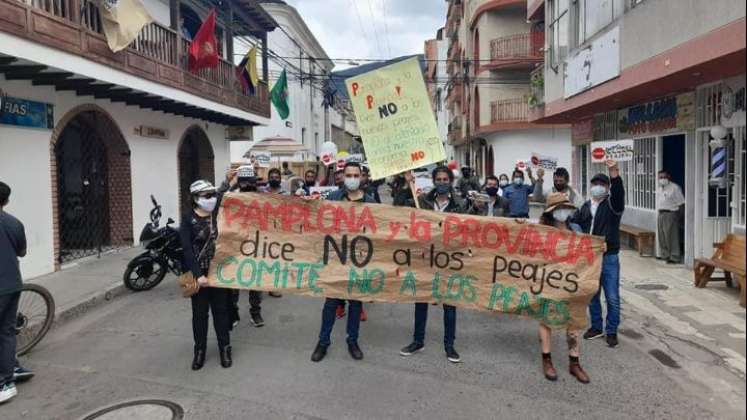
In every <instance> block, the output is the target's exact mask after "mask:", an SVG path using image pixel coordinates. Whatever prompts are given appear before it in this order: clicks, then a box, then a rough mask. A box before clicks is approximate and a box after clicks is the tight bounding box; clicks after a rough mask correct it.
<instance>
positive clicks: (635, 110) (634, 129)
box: [617, 93, 695, 137]
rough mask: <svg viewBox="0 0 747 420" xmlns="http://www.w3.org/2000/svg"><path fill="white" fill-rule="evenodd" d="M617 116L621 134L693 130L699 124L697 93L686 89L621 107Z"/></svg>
mask: <svg viewBox="0 0 747 420" xmlns="http://www.w3.org/2000/svg"><path fill="white" fill-rule="evenodd" d="M617 118H618V119H617V129H618V135H619V136H620V137H630V136H644V135H649V134H664V133H669V132H673V131H688V130H692V129H693V128H695V95H694V94H693V93H686V94H683V95H679V96H672V97H668V98H662V99H658V100H656V101H653V102H648V103H645V104H641V105H636V106H632V107H630V108H625V109H621V110H620V111H618V113H617Z"/></svg>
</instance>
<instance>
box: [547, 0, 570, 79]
mask: <svg viewBox="0 0 747 420" xmlns="http://www.w3.org/2000/svg"><path fill="white" fill-rule="evenodd" d="M569 2H570V0H550V2H549V8H548V10H549V11H550V19H549V20H548V22H550V23H549V24H548V25H547V29H548V36H549V37H550V67H551V68H552V69H553V71H555V72H556V73H557V71H558V69H559V68H560V64H561V63H562V62H563V60H565V57H566V56H567V55H568V30H569V25H570V21H569V19H570V14H569V13H568V5H569Z"/></svg>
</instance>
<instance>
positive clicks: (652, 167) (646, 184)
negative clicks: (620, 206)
mask: <svg viewBox="0 0 747 420" xmlns="http://www.w3.org/2000/svg"><path fill="white" fill-rule="evenodd" d="M587 159H589V160H591V155H590V154H588V155H587ZM619 165H620V177H621V178H622V181H623V185H624V186H625V205H626V206H628V207H635V208H639V209H645V210H656V182H657V181H656V179H657V177H658V175H657V173H656V137H648V138H643V139H635V145H634V155H633V160H631V161H629V162H620V163H619ZM591 168H592V169H591V170H592V172H593V173H595V174H596V173H607V165H605V164H604V163H593V164H591Z"/></svg>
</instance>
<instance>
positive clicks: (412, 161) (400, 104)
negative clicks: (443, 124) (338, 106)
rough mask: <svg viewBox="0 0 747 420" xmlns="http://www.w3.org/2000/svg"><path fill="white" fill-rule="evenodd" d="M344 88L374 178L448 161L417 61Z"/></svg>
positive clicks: (384, 69) (354, 80)
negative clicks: (351, 105) (350, 103)
mask: <svg viewBox="0 0 747 420" xmlns="http://www.w3.org/2000/svg"><path fill="white" fill-rule="evenodd" d="M345 83H346V85H347V88H348V93H349V94H350V100H351V101H352V103H353V110H354V111H355V117H356V119H357V120H358V128H359V129H360V133H361V137H362V138H363V146H364V147H365V150H366V157H367V158H368V165H369V167H370V169H371V177H372V178H373V179H381V178H385V177H387V176H391V175H395V174H398V173H401V172H405V171H409V170H411V169H415V168H419V167H421V166H425V165H430V164H432V163H436V162H440V161H443V160H446V151H445V150H444V145H443V143H442V140H441V138H440V136H439V134H438V126H437V125H436V119H435V117H434V115H433V109H432V107H431V101H430V98H429V96H428V91H427V90H426V88H425V81H424V80H423V74H422V72H421V69H420V64H419V63H418V59H417V58H413V59H410V60H405V61H401V62H399V63H395V64H392V65H390V66H386V67H382V68H380V69H377V70H374V71H372V72H369V73H365V74H361V75H359V76H355V77H351V78H350V79H347V80H346V81H345Z"/></svg>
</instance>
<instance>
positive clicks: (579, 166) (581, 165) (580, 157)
mask: <svg viewBox="0 0 747 420" xmlns="http://www.w3.org/2000/svg"><path fill="white" fill-rule="evenodd" d="M588 156H590V155H589V145H588V144H584V145H581V146H576V147H575V149H574V151H573V184H574V188H575V189H576V191H577V192H578V193H579V194H581V197H588V193H589V158H588Z"/></svg>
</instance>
